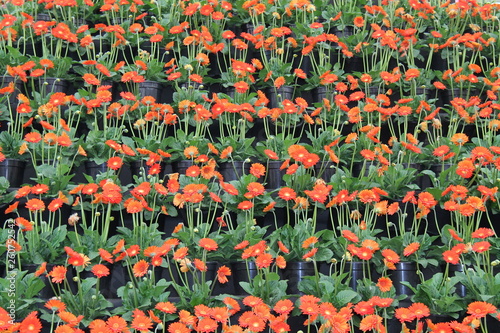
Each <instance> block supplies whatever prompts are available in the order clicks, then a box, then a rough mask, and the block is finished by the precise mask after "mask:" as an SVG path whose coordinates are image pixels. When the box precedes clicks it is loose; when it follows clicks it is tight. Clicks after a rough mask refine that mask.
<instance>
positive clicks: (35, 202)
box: [26, 198, 45, 212]
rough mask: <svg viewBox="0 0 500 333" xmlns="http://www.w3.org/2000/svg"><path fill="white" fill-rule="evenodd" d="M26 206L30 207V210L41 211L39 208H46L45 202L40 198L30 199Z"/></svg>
mask: <svg viewBox="0 0 500 333" xmlns="http://www.w3.org/2000/svg"><path fill="white" fill-rule="evenodd" d="M26 208H28V209H29V210H30V211H32V212H34V211H39V210H44V209H45V203H44V202H43V201H42V200H40V199H36V198H33V199H29V200H28V201H27V202H26Z"/></svg>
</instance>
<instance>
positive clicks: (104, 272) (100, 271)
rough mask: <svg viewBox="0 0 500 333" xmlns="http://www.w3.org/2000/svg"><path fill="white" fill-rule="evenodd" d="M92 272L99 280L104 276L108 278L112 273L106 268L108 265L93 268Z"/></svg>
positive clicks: (98, 265)
mask: <svg viewBox="0 0 500 333" xmlns="http://www.w3.org/2000/svg"><path fill="white" fill-rule="evenodd" d="M91 271H92V273H94V275H95V276H96V277H98V278H101V277H104V276H108V275H109V273H110V271H109V268H108V267H106V265H103V264H96V265H94V266H93V267H92V269H91Z"/></svg>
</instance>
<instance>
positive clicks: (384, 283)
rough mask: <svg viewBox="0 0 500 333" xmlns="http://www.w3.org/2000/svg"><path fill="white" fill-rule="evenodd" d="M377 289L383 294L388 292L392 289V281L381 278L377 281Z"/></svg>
mask: <svg viewBox="0 0 500 333" xmlns="http://www.w3.org/2000/svg"><path fill="white" fill-rule="evenodd" d="M377 287H378V288H379V289H380V291H381V292H388V291H390V290H391V288H392V280H391V279H390V278H388V277H381V278H379V279H378V281H377Z"/></svg>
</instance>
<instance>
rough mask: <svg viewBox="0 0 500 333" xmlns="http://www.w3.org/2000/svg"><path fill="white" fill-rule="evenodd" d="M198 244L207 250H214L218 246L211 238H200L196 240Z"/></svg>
mask: <svg viewBox="0 0 500 333" xmlns="http://www.w3.org/2000/svg"><path fill="white" fill-rule="evenodd" d="M198 245H199V246H201V247H202V248H204V249H205V250H207V251H215V250H217V248H218V247H219V246H218V245H217V242H216V241H214V240H213V239H211V238H202V239H200V241H199V242H198Z"/></svg>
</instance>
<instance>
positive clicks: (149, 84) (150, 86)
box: [139, 81, 163, 102]
mask: <svg viewBox="0 0 500 333" xmlns="http://www.w3.org/2000/svg"><path fill="white" fill-rule="evenodd" d="M162 92H163V86H162V84H161V83H160V82H156V81H144V82H141V83H139V94H140V95H141V96H142V97H144V96H151V97H153V98H154V99H155V100H156V102H161V99H162Z"/></svg>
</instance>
